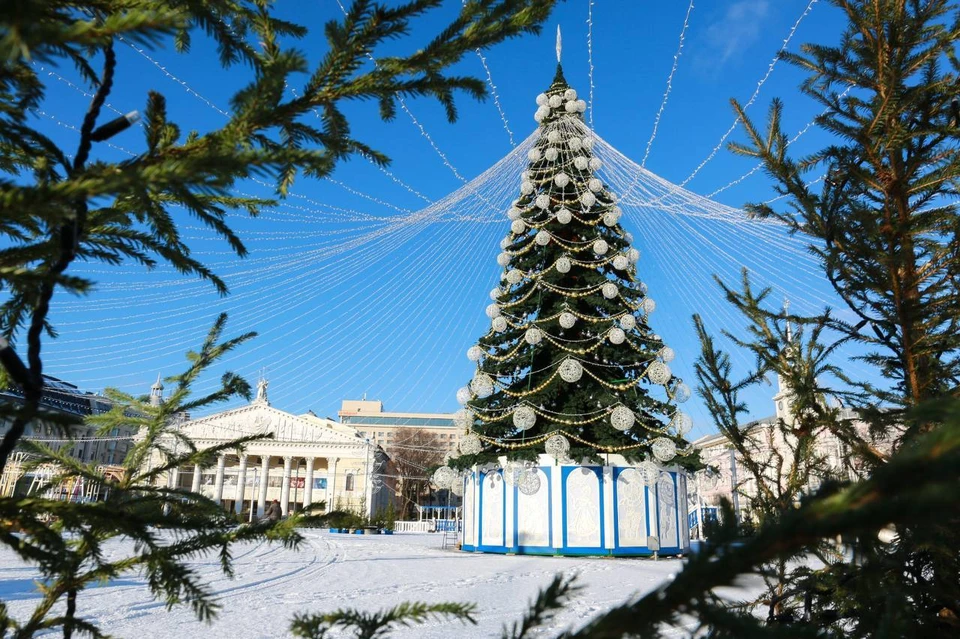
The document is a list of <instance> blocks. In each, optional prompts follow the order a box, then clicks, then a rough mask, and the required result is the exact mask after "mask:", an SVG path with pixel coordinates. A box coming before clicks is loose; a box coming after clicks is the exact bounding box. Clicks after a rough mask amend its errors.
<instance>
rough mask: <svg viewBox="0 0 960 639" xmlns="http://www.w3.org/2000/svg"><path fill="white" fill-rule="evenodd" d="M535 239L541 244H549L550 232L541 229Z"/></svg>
mask: <svg viewBox="0 0 960 639" xmlns="http://www.w3.org/2000/svg"><path fill="white" fill-rule="evenodd" d="M534 241H535V242H536V243H537V244H539V245H540V246H546V245H547V244H549V243H550V234H549V233H547V232H546V231H540V232H538V233H537V236H536V238H534Z"/></svg>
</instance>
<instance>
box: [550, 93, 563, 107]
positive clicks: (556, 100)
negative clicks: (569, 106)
mask: <svg viewBox="0 0 960 639" xmlns="http://www.w3.org/2000/svg"><path fill="white" fill-rule="evenodd" d="M547 104H549V105H550V106H551V107H553V108H554V109H556V108H557V107H558V106H560V105H561V104H563V98H561V97H560V96H559V95H551V96H550V99H549V100H547Z"/></svg>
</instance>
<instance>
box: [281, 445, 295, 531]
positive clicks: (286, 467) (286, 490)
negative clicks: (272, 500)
mask: <svg viewBox="0 0 960 639" xmlns="http://www.w3.org/2000/svg"><path fill="white" fill-rule="evenodd" d="M292 462H293V457H291V456H289V455H285V456H284V458H283V485H282V486H280V513H281V514H282V515H283V516H284V517H286V515H287V511H288V510H289V509H290V467H291V465H292Z"/></svg>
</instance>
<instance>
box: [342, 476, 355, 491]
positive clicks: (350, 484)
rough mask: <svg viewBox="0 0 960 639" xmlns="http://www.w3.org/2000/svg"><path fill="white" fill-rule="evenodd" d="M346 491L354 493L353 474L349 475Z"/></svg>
mask: <svg viewBox="0 0 960 639" xmlns="http://www.w3.org/2000/svg"><path fill="white" fill-rule="evenodd" d="M344 483H345V486H344V488H343V489H344V490H348V491H353V473H347V477H346V482H344Z"/></svg>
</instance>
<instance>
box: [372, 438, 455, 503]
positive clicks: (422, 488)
mask: <svg viewBox="0 0 960 639" xmlns="http://www.w3.org/2000/svg"><path fill="white" fill-rule="evenodd" d="M384 450H385V451H386V452H387V454H388V455H390V458H391V459H392V460H393V463H394V465H395V466H396V469H397V475H399V477H398V480H397V488H398V490H397V492H398V494H399V497H400V514H401V516H406V515H412V514H413V510H414V508H413V507H414V505H415V504H419V503H420V502H421V498H422V497H423V496H424V495H428V494H429V491H430V471H431V470H432V469H433V468H434V467H436V466H439V465H440V464H442V463H443V456H444V453H445V452H446V442H444V441H443V440H441V439H440V437H439V436H438V435H437V434H436V433H432V432H430V431H428V430H424V429H422V428H411V429H409V430H406V429H405V430H403V431H400V432H398V433H397V436H396V437H395V438H394V441H393V442H392V443H388V444H387V445H386V446H384Z"/></svg>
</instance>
